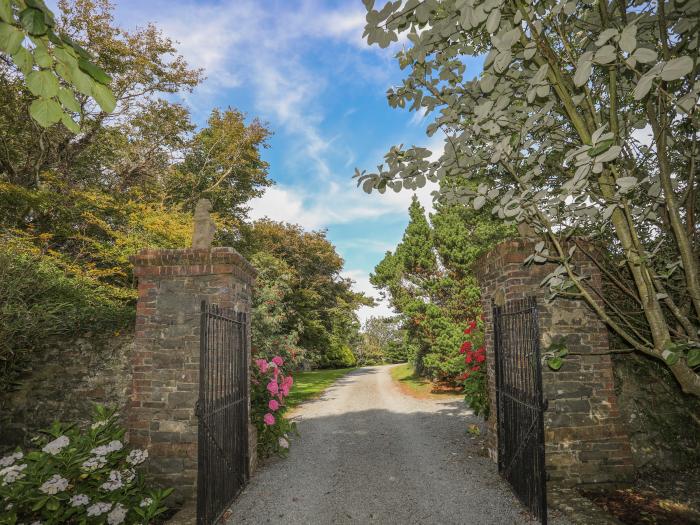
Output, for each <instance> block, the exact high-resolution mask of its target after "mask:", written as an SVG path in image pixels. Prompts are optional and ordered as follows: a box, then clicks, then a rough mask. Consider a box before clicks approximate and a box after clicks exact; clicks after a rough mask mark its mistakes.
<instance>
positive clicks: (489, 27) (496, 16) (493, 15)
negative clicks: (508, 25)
mask: <svg viewBox="0 0 700 525" xmlns="http://www.w3.org/2000/svg"><path fill="white" fill-rule="evenodd" d="M500 23H501V10H500V9H499V8H497V7H496V8H494V9H492V10H491V12H490V13H489V17H488V18H487V19H486V31H488V32H489V33H490V34H493V33H495V32H496V31H497V30H498V26H499V24H500Z"/></svg>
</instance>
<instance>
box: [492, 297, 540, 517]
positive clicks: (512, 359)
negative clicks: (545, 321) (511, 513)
mask: <svg viewBox="0 0 700 525" xmlns="http://www.w3.org/2000/svg"><path fill="white" fill-rule="evenodd" d="M538 320H539V319H538V310H537V302H536V300H535V298H534V297H528V298H526V299H523V300H516V301H511V302H509V303H507V304H506V305H504V306H496V305H494V307H493V327H494V353H495V358H496V362H495V365H496V367H495V368H496V418H497V422H496V429H497V436H498V471H499V473H500V474H501V476H503V478H505V479H506V480H507V481H508V482H509V483H510V485H511V487H512V488H513V491H514V493H515V494H516V496H517V497H518V499H519V500H520V501H521V502H522V503H523V504H524V505H525V506H526V507H527V508H528V509H529V510H530V511H531V512H532V513H533V515H535V517H537V518H538V519H539V520H540V521H541V522H542V524H543V525H546V524H547V475H546V470H545V457H544V411H545V410H546V402H545V401H544V399H543V394H542V368H541V367H542V364H541V361H540V346H539V339H540V337H539V323H538ZM533 357H534V359H533Z"/></svg>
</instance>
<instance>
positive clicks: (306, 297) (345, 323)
mask: <svg viewBox="0 0 700 525" xmlns="http://www.w3.org/2000/svg"><path fill="white" fill-rule="evenodd" d="M238 248H239V250H240V252H241V253H242V254H243V255H244V256H245V257H247V258H248V259H250V260H253V259H256V258H257V257H258V255H256V254H267V255H268V256H270V257H273V258H275V259H277V260H279V261H282V262H284V264H285V265H286V267H287V268H288V269H289V272H290V277H289V281H288V286H289V288H288V291H287V292H286V293H284V294H283V296H282V297H281V298H280V303H281V304H282V305H283V308H284V309H285V312H286V319H285V321H284V322H283V323H282V325H281V330H282V331H283V332H288V333H291V332H298V334H299V339H298V346H299V347H301V348H302V349H303V352H304V356H305V357H306V358H307V359H309V360H310V361H312V362H314V363H315V364H321V365H324V366H330V364H329V363H330V361H329V360H328V359H325V357H324V356H325V354H326V353H328V352H329V351H331V352H332V353H334V354H336V355H341V354H342V355H347V352H345V349H347V350H348V352H349V351H350V348H351V347H352V346H353V345H354V344H355V342H354V339H355V338H356V337H358V335H357V334H358V332H359V322H358V321H357V315H356V313H355V310H356V309H357V307H358V306H360V305H363V304H366V305H372V304H373V302H372V300H371V299H368V298H367V297H365V296H364V295H363V294H361V293H356V292H353V291H352V281H351V280H350V279H345V278H343V277H342V276H341V275H340V272H341V271H342V269H343V259H342V257H340V255H338V253H337V252H336V250H335V247H334V246H333V245H332V244H331V243H330V242H329V241H328V239H327V238H326V233H325V232H324V231H312V232H307V231H304V229H303V228H302V227H301V226H299V225H296V224H285V223H280V222H275V221H271V220H268V219H263V220H259V221H256V222H254V223H252V224H249V225H244V226H243V228H242V230H241V240H240V242H239V244H238ZM331 361H334V360H331ZM347 366H349V365H347Z"/></svg>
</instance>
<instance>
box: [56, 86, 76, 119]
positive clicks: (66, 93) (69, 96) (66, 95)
mask: <svg viewBox="0 0 700 525" xmlns="http://www.w3.org/2000/svg"><path fill="white" fill-rule="evenodd" d="M58 100H60V101H61V104H63V107H65V108H66V109H68V110H70V111H72V112H73V113H80V104H79V103H78V101H77V100H76V99H75V96H73V93H72V92H71V90H70V89H66V88H64V87H62V88H59V89H58Z"/></svg>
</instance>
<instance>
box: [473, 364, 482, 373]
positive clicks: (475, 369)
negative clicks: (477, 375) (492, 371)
mask: <svg viewBox="0 0 700 525" xmlns="http://www.w3.org/2000/svg"><path fill="white" fill-rule="evenodd" d="M479 370H481V367H480V366H479V365H474V366H473V367H472V372H478V371H479Z"/></svg>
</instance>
